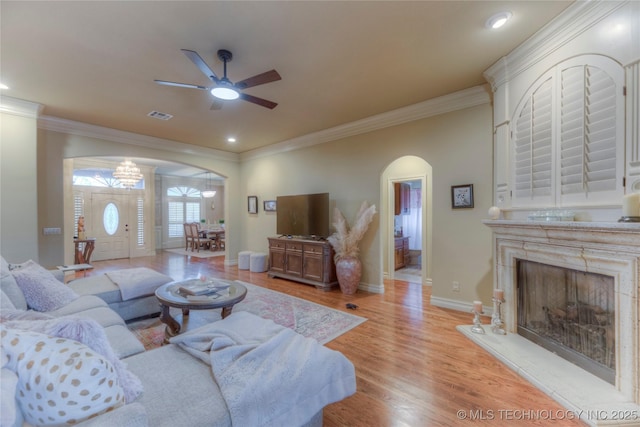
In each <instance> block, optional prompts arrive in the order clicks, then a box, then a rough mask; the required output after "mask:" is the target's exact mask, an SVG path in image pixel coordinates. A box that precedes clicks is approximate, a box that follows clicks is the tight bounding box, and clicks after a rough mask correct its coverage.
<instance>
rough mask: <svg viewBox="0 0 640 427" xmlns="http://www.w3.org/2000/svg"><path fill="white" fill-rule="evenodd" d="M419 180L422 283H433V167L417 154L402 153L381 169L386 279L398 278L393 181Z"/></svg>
mask: <svg viewBox="0 0 640 427" xmlns="http://www.w3.org/2000/svg"><path fill="white" fill-rule="evenodd" d="M406 181H417V182H419V183H420V184H419V188H420V189H421V190H420V204H421V208H422V219H421V225H422V238H421V247H422V256H421V262H420V265H421V271H422V274H421V279H422V280H421V282H422V284H427V285H430V284H431V266H432V261H431V260H432V250H431V248H432V235H433V232H432V217H433V215H432V194H433V192H432V182H433V179H432V167H431V165H430V164H429V163H427V162H426V161H425V160H424V159H422V158H420V157H417V156H403V157H400V158H398V159H396V160H394V161H393V162H391V163H390V164H389V165H388V166H387V167H386V168H385V170H384V171H383V172H382V175H381V179H380V193H381V194H380V200H381V206H382V208H381V210H380V220H381V231H382V235H381V237H382V238H381V239H380V241H381V245H382V248H381V249H382V250H381V251H380V252H381V254H382V272H383V276H384V277H385V278H389V279H393V278H395V256H394V249H395V245H394V240H395V221H394V220H395V217H396V215H395V199H394V184H395V183H398V182H406Z"/></svg>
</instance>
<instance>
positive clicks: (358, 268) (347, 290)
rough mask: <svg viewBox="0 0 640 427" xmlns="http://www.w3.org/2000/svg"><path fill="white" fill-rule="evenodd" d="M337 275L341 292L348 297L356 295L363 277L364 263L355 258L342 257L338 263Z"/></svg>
mask: <svg viewBox="0 0 640 427" xmlns="http://www.w3.org/2000/svg"><path fill="white" fill-rule="evenodd" d="M336 275H337V276H338V284H340V290H341V291H342V293H344V294H346V295H352V294H355V293H356V291H357V290H358V284H360V277H362V263H361V262H360V259H359V258H358V257H355V256H345V257H341V258H339V259H338V261H336Z"/></svg>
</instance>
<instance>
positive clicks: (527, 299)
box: [517, 259, 616, 385]
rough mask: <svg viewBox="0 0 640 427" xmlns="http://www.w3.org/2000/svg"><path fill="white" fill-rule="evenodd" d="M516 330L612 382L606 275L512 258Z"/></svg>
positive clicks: (611, 314) (610, 290) (610, 287)
mask: <svg viewBox="0 0 640 427" xmlns="http://www.w3.org/2000/svg"><path fill="white" fill-rule="evenodd" d="M517 274H518V277H517V287H518V289H517V298H518V310H517V313H518V334H520V335H522V336H523V337H525V338H527V339H529V340H531V341H533V342H535V343H536V344H538V345H540V346H542V347H544V348H546V349H547V350H549V351H552V352H554V353H556V354H557V355H559V356H561V357H563V358H564V359H567V360H568V361H570V362H572V363H574V364H576V365H578V366H580V367H581V368H583V369H585V370H587V371H588V372H591V373H592V374H593V375H596V376H597V377H599V378H601V379H603V380H605V381H607V382H609V383H611V384H614V385H615V374H616V372H615V366H616V362H615V334H616V333H615V300H614V293H615V285H614V279H613V277H611V276H606V275H602V274H595V273H586V272H583V271H577V270H572V269H568V268H563V267H556V266H552V265H547V264H541V263H537V262H533V261H527V260H520V259H519V260H517Z"/></svg>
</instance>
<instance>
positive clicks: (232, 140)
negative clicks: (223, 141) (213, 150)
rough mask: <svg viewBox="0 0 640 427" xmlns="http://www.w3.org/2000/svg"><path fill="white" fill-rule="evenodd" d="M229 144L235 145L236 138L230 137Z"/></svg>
mask: <svg viewBox="0 0 640 427" xmlns="http://www.w3.org/2000/svg"><path fill="white" fill-rule="evenodd" d="M227 142H231V143H233V142H236V139H235V138H234V137H232V136H230V137H229V138H227Z"/></svg>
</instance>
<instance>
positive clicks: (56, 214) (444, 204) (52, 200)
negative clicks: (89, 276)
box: [2, 104, 492, 302]
mask: <svg viewBox="0 0 640 427" xmlns="http://www.w3.org/2000/svg"><path fill="white" fill-rule="evenodd" d="M3 132H5V130H4V126H3ZM34 132H35V131H34ZM3 136H4V134H3ZM37 139H38V144H37V145H38V156H37V159H38V164H37V169H38V171H39V176H38V188H37V193H38V205H37V206H40V209H39V216H38V222H39V224H46V226H49V227H62V225H63V223H64V212H63V211H64V209H63V202H62V188H63V185H62V163H63V162H62V160H63V159H64V158H73V157H85V156H101V155H105V156H106V155H108V156H113V155H119V156H132V157H146V158H157V159H162V160H171V161H177V162H180V163H184V164H191V165H194V166H199V167H202V168H205V169H210V170H213V171H216V172H217V173H219V174H221V175H224V176H227V177H228V179H227V180H226V183H225V185H226V188H225V206H226V207H228V208H227V212H226V226H227V232H228V234H229V237H228V238H227V244H228V249H227V252H228V254H229V258H230V259H231V260H233V259H235V257H236V256H237V252H238V251H240V250H244V249H250V250H261V251H266V250H267V237H268V236H272V235H274V234H275V225H276V215H275V214H273V213H265V212H264V211H263V209H262V202H263V201H264V200H270V199H275V198H276V197H277V196H278V195H286V194H301V193H315V192H325V191H326V192H329V193H330V195H331V202H332V207H333V206H337V207H339V208H340V209H341V210H342V212H343V213H344V214H345V216H346V217H347V218H348V220H349V221H350V222H352V221H353V217H354V215H355V213H356V212H357V209H358V207H359V206H360V204H361V202H362V201H363V200H367V201H368V202H369V203H372V204H375V205H376V206H377V207H378V211H380V209H383V208H384V207H383V206H381V203H382V198H381V194H382V193H381V191H382V190H381V177H382V174H383V172H384V171H385V169H386V168H387V166H388V165H390V164H391V163H392V162H394V160H396V159H398V158H401V157H403V156H407V155H412V156H417V157H420V158H422V159H424V161H426V162H427V163H428V164H430V165H431V166H432V168H433V187H432V188H433V194H432V200H433V216H432V218H433V235H432V241H433V248H432V252H433V253H432V256H433V257H432V258H433V266H432V277H431V279H432V280H433V296H434V297H435V298H439V299H444V300H446V299H451V300H457V301H460V302H470V301H472V300H474V299H477V298H480V299H483V300H486V301H489V300H490V296H491V288H492V275H491V233H490V232H489V230H488V229H487V227H485V226H483V225H482V224H481V220H482V219H483V218H485V216H486V212H487V210H488V208H489V207H490V205H491V177H492V161H491V157H492V149H491V146H492V145H491V107H490V105H489V104H485V105H481V106H478V107H474V108H469V109H465V110H461V111H457V112H452V113H447V114H443V115H440V116H436V117H431V118H428V119H423V120H420V121H415V122H411V123H407V124H403V125H399V126H396V127H391V128H387V129H383V130H379V131H375V132H370V133H368V134H364V135H358V136H354V137H350V138H345V139H341V140H338V141H333V142H330V143H325V144H320V145H316V146H312V147H309V148H306V149H300V150H294V151H290V152H286V153H281V154H276V155H272V156H267V157H263V158H258V159H255V160H247V161H245V162H243V163H242V164H238V163H235V162H232V161H228V160H219V159H213V158H206V157H203V156H196V155H193V154H186V153H176V152H170V151H164V150H156V149H151V148H145V147H141V146H132V145H126V144H120V143H115V142H111V141H106V140H102V139H96V138H89V137H81V136H75V135H69V134H64V133H60V132H54V131H40V132H39V134H38V138H37ZM4 147H5V145H4V142H3V150H4V149H5V148H4ZM3 158H4V156H3ZM31 158H33V157H31ZM3 161H4V160H3ZM29 161H30V160H28V159H25V160H24V162H23V164H27V166H28V163H29ZM34 166H35V165H34ZM34 166H31V169H33V168H34ZM4 173H5V172H4V171H3V174H4ZM3 177H4V175H3ZM33 179H35V178H33ZM3 181H4V180H3ZM29 181H30V178H27V180H26V181H25V182H29ZM467 183H472V184H474V190H475V208H474V209H470V210H457V211H453V210H451V196H450V188H451V186H452V185H458V184H467ZM2 185H3V188H4V185H5V184H4V182H3V184H2ZM29 191H31V192H33V189H31V190H29ZM3 193H4V192H3ZM11 193H13V191H11ZM249 195H256V196H258V198H259V213H258V214H257V215H249V214H248V213H247V196H249ZM3 197H4V194H3ZM385 203H386V201H385ZM31 206H33V208H34V210H35V207H36V204H35V203H32V204H31ZM7 211H8V210H7V209H5V207H4V206H3V212H2V213H3V228H4V217H5V212H7ZM382 229H383V228H382V227H381V224H380V216H379V215H378V216H377V217H376V219H374V223H373V224H372V225H371V226H370V229H369V231H368V232H367V234H366V235H365V237H364V239H363V240H362V242H361V258H362V260H363V266H364V274H363V282H364V283H365V284H366V285H368V286H370V287H371V288H372V289H375V288H376V287H378V288H381V287H382V286H383V285H382V282H383V280H382V277H383V266H382V258H383V257H382V253H383V251H384V248H383V244H382V239H381V233H382ZM29 230H30V234H31V235H32V237H29V233H27V234H25V233H20V235H21V236H27V239H26V240H27V241H28V240H29V239H31V240H32V241H34V244H35V242H36V241H37V240H38V236H37V234H35V233H36V232H35V231H34V230H35V227H34V228H30V229H29ZM3 232H4V230H3ZM54 239H59V236H55V238H52V239H49V237H47V238H44V237H41V238H40V246H39V250H40V258H41V259H40V262H41V263H42V264H43V265H56V264H60V263H61V262H63V254H62V252H61V250H60V245H59V243H57V242H53V240H54ZM50 242H51V243H50ZM4 245H5V243H4V235H3V247H4ZM28 252H32V253H33V252H34V251H28ZM26 257H30V258H35V257H34V256H33V255H29V256H26ZM21 258H25V257H21ZM17 261H19V259H18V260H17ZM454 280H456V281H459V282H460V284H461V292H459V293H455V292H451V290H450V289H451V282H452V281H454ZM300 286H302V285H300Z"/></svg>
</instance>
